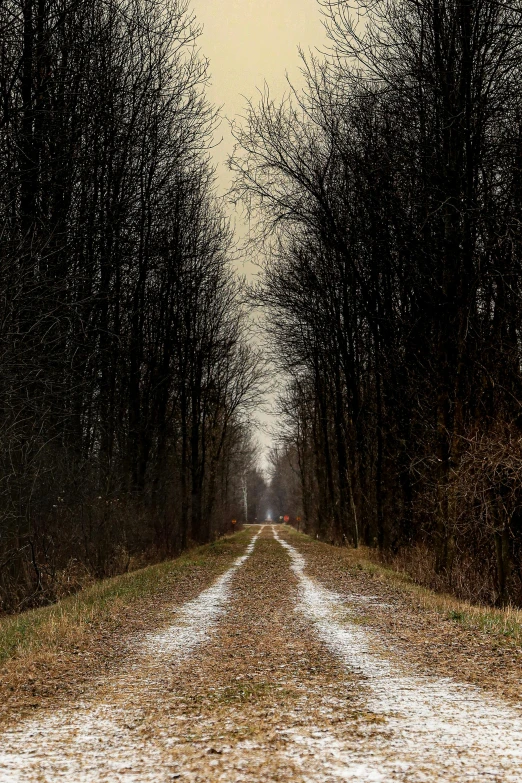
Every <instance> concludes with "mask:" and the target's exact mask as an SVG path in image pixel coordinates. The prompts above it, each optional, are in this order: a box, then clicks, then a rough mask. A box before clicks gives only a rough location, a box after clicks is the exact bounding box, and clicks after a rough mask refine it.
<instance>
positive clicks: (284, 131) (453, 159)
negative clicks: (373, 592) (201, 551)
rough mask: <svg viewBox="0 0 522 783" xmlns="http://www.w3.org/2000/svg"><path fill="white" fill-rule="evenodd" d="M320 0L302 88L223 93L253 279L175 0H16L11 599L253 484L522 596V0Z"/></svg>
mask: <svg viewBox="0 0 522 783" xmlns="http://www.w3.org/2000/svg"><path fill="white" fill-rule="evenodd" d="M321 9H322V13H323V15H324V20H325V24H326V25H327V29H328V47H327V49H326V50H325V51H323V52H319V51H317V52H315V53H303V58H302V65H303V70H304V76H305V86H304V88H299V89H298V88H295V89H292V87H291V85H290V86H289V94H288V96H287V98H285V99H284V100H283V101H282V102H275V101H273V100H272V98H271V95H270V92H269V91H268V89H267V91H266V92H265V93H264V94H263V95H262V96H261V99H260V101H259V102H258V103H252V104H250V105H249V107H248V111H247V116H246V117H245V118H244V119H243V120H240V121H238V122H237V123H236V124H235V136H236V140H237V147H236V151H235V153H234V155H233V156H232V158H231V161H230V166H231V169H232V171H233V172H234V176H235V184H234V187H233V191H232V193H231V200H232V201H233V202H237V203H242V204H243V205H246V208H247V210H248V211H249V213H250V217H251V218H252V225H253V226H254V227H255V228H256V230H257V234H256V237H255V238H254V240H257V241H258V243H260V244H261V245H262V247H263V253H264V257H265V259H266V263H265V266H264V271H263V274H262V276H261V278H260V281H259V283H258V284H256V286H254V288H253V289H252V290H250V291H247V290H246V289H245V287H244V286H242V284H241V283H240V281H239V279H238V277H237V275H236V274H235V273H234V271H233V268H232V266H231V259H232V257H233V256H234V253H235V250H234V241H235V240H234V236H233V232H232V229H231V227H230V224H229V221H228V219H227V217H226V213H225V210H224V208H223V204H222V203H221V202H220V201H219V199H217V197H216V195H215V174H214V170H213V167H212V163H211V146H212V143H213V130H214V128H215V125H216V122H217V121H218V120H217V115H216V111H215V109H214V108H213V107H212V106H211V105H210V103H209V102H208V100H207V98H206V85H207V82H208V76H209V72H208V64H207V62H206V61H205V59H204V57H203V56H202V55H201V53H200V51H199V43H198V38H199V34H200V30H199V28H198V25H197V23H196V20H195V18H194V17H193V15H192V11H191V8H190V6H189V3H188V0H147V2H146V3H145V2H142V0H0V47H1V48H0V184H1V186H0V226H1V233H0V290H1V295H0V611H4V612H5V611H20V610H21V609H24V608H28V607H31V606H35V605H39V604H42V603H47V602H49V601H52V600H55V599H56V598H58V597H60V596H63V595H65V594H67V593H68V592H71V591H73V590H75V589H76V588H77V587H79V586H81V585H82V584H84V583H85V581H86V580H87V581H88V580H90V579H93V578H100V577H104V576H109V575H113V574H116V573H120V572H122V571H125V570H126V569H129V568H131V567H134V566H136V565H139V564H140V563H142V562H147V561H149V560H154V559H155V560H158V559H161V558H163V557H166V556H169V555H172V554H175V553H178V552H179V551H181V550H182V549H184V548H186V547H187V545H188V544H189V543H190V542H197V543H205V542H207V541H211V540H212V539H213V538H215V537H216V536H217V535H218V534H220V533H222V532H224V531H225V530H227V529H229V526H230V521H231V519H232V518H233V517H237V518H238V519H243V518H246V519H247V520H248V521H253V520H254V518H255V517H256V516H257V517H258V518H259V519H260V520H261V519H262V518H264V515H265V514H266V513H267V511H268V508H267V505H268V504H270V505H271V506H272V513H273V514H274V516H277V515H278V514H279V513H281V514H283V513H285V514H286V513H287V514H289V515H290V516H291V517H292V518H293V520H294V521H295V520H296V518H297V517H299V518H302V528H304V529H305V530H306V531H307V532H309V533H311V534H313V535H314V536H317V537H318V538H320V539H323V540H326V541H330V542H334V543H338V544H343V545H351V546H358V545H360V544H364V545H366V546H368V547H372V548H374V549H375V551H376V552H377V553H378V556H379V557H380V558H381V559H383V560H385V561H387V562H391V563H393V564H394V565H396V566H398V567H400V568H404V569H406V570H407V571H409V573H411V574H412V575H413V576H414V578H416V579H418V580H419V581H421V582H423V583H425V584H429V585H431V586H434V587H437V588H439V589H444V590H450V591H453V592H454V593H456V594H457V595H459V596H460V597H464V598H468V599H471V600H473V601H478V602H484V603H495V604H497V605H499V606H504V605H507V604H511V603H515V604H518V605H520V604H522V408H521V403H522V372H521V370H522V308H521V303H522V269H521V260H522V17H521V13H520V6H519V4H518V3H514V4H509V3H504V2H501V1H500V0H372V2H366V0H363V1H362V2H360V3H358V4H357V8H355V6H353V7H352V5H351V4H350V3H349V2H348V1H347V0H322V3H321ZM256 252H258V250H256ZM253 305H255V306H257V307H261V308H263V309H264V310H265V312H266V314H267V324H268V326H267V330H268V344H269V346H270V349H269V353H270V357H269V358H270V359H271V362H272V366H273V367H274V368H275V372H276V375H277V385H278V388H279V393H280V400H279V405H280V432H279V439H280V442H279V445H278V449H277V450H275V451H274V452H273V454H272V468H273V471H272V472H273V477H272V484H271V487H270V488H269V490H267V487H266V485H265V483H264V479H263V476H262V475H261V473H260V471H259V469H258V466H257V465H256V456H255V454H256V450H255V444H254V436H253V429H252V424H251V422H252V414H253V411H255V410H256V408H257V407H258V405H259V401H260V398H261V396H262V394H263V384H264V382H265V377H266V364H265V362H264V357H263V358H262V357H261V355H260V351H259V350H258V349H257V348H256V347H255V346H256V344H257V343H256V342H255V341H252V340H251V339H250V337H249V329H250V327H249V308H250V307H251V306H253Z"/></svg>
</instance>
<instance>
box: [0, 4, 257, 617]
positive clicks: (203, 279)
mask: <svg viewBox="0 0 522 783" xmlns="http://www.w3.org/2000/svg"><path fill="white" fill-rule="evenodd" d="M199 32H200V31H199V29H198V26H197V24H196V22H195V19H194V17H193V15H192V13H191V11H190V8H189V6H188V4H187V2H186V0H147V2H142V1H141V0H3V2H2V3H1V4H0V291H1V294H0V611H1V610H19V609H22V608H25V607H28V606H32V605H35V604H38V603H42V602H44V601H48V600H52V599H53V598H55V597H57V596H59V595H61V594H63V593H64V592H67V591H69V590H71V589H74V587H75V586H76V585H77V584H80V583H81V582H82V579H84V578H85V576H86V575H87V576H89V577H101V576H106V575H110V574H113V573H116V572H117V571H121V570H124V569H125V568H128V567H129V566H132V564H133V563H137V562H139V558H140V557H160V556H163V555H165V554H172V553H175V552H177V551H179V550H180V549H182V548H184V547H185V546H187V544H188V542H189V541H196V542H206V541H209V540H210V539H211V538H212V537H213V536H214V535H215V534H216V533H217V532H220V531H221V530H223V529H225V526H226V525H227V524H229V521H230V520H229V513H230V509H231V508H232V507H233V506H234V503H236V505H237V503H238V502H239V500H240V494H241V487H240V485H239V480H238V476H239V475H240V474H241V471H242V469H243V464H244V463H245V460H246V461H247V462H248V460H249V459H251V452H252V444H251V433H250V430H249V426H248V422H247V417H246V415H245V414H246V413H247V412H248V411H250V410H251V408H252V407H253V406H254V405H255V403H256V399H257V395H258V393H259V388H260V386H259V381H260V375H261V365H260V362H259V357H258V356H257V355H256V354H255V353H254V352H252V350H250V349H249V348H248V345H247V340H246V329H245V308H244V304H243V301H242V294H241V291H240V288H239V285H238V282H237V280H236V278H235V277H234V275H233V272H232V270H231V267H230V258H231V253H232V236H231V231H230V228H229V226H228V223H227V221H226V220H225V217H224V215H223V211H222V208H221V206H220V204H219V203H218V201H217V199H216V197H215V195H214V175H213V170H212V167H211V165H210V162H209V149H210V145H211V143H212V131H213V128H214V126H215V122H216V115H215V111H214V110H213V108H212V107H211V106H210V105H209V104H208V102H207V99H206V97H205V85H206V81H207V78H208V77H207V63H206V61H205V60H204V59H203V58H202V57H201V55H200V54H199V51H198V44H197V39H198V36H199Z"/></svg>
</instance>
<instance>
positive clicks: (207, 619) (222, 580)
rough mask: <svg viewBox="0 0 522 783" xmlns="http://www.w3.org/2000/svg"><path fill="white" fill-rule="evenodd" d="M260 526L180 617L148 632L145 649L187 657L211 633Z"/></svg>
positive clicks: (254, 541) (158, 653)
mask: <svg viewBox="0 0 522 783" xmlns="http://www.w3.org/2000/svg"><path fill="white" fill-rule="evenodd" d="M262 529H263V528H261V529H260V530H259V532H258V533H256V535H255V536H254V537H253V539H252V540H251V541H250V543H249V545H248V547H247V548H246V550H245V554H244V555H242V556H241V557H238V558H237V560H235V562H234V564H233V565H232V566H231V567H230V568H229V569H228V571H226V572H225V573H224V574H223V576H220V577H219V579H217V580H216V581H215V582H214V584H213V585H212V586H211V587H209V588H208V589H207V590H204V591H203V592H202V593H200V594H199V595H198V597H197V598H194V599H193V600H192V601H188V602H187V603H186V604H184V606H183V607H182V608H181V610H180V611H179V613H178V620H177V622H176V623H174V624H173V625H171V626H170V627H169V628H167V630H165V631H160V632H159V633H151V634H147V636H146V637H145V639H144V643H143V648H144V651H145V652H149V653H152V654H154V655H170V654H174V655H175V656H176V657H177V658H181V657H185V656H186V655H188V653H190V651H191V650H193V649H194V647H195V646H196V645H198V644H201V643H202V642H203V641H204V640H205V639H206V638H207V636H208V632H209V629H210V628H211V627H212V626H213V625H215V623H216V621H217V620H218V619H219V617H220V616H221V615H222V614H223V612H224V611H225V609H226V603H227V599H228V594H229V591H228V588H229V585H230V582H231V580H232V577H233V576H234V574H235V572H236V571H237V570H238V569H239V568H241V566H242V565H243V563H244V562H245V560H248V558H249V557H250V555H251V554H252V552H253V551H254V547H255V545H256V541H257V539H258V538H259V535H260V534H261V530H262ZM136 666H139V664H136Z"/></svg>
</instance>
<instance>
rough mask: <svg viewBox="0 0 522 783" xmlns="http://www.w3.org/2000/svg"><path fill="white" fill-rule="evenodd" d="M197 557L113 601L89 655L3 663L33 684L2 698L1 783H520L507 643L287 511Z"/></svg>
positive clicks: (513, 657)
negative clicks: (286, 520) (113, 621)
mask: <svg viewBox="0 0 522 783" xmlns="http://www.w3.org/2000/svg"><path fill="white" fill-rule="evenodd" d="M227 547H228V549H227ZM210 559H211V555H205V553H203V554H202V555H201V558H200V561H197V562H196V561H194V562H195V563H196V564H195V565H190V564H189V565H187V569H186V572H185V571H184V572H183V573H182V574H181V575H178V576H177V577H176V579H173V581H172V585H173V587H172V590H171V591H170V594H169V595H170V598H169V595H168V594H167V593H169V591H167V593H166V592H165V590H163V592H161V593H159V592H157V593H154V591H153V594H152V597H151V596H149V597H148V598H139V599H136V600H135V601H134V602H133V603H132V605H129V606H127V605H123V604H122V607H121V611H122V613H123V614H122V616H124V617H125V618H126V620H125V624H124V628H123V629H122V628H121V627H120V628H118V629H117V630H114V629H109V630H107V629H106V630H105V632H104V633H105V636H104V635H103V634H102V633H101V632H98V631H97V632H96V633H98V636H97V637H96V640H97V641H96V643H94V642H93V643H92V645H93V646H92V649H91V652H92V655H91V656H90V657H89V656H88V655H87V653H85V655H83V658H82V656H76V657H77V658H78V659H79V660H78V661H76V660H75V659H74V656H69V658H68V657H67V655H66V653H65V652H64V651H63V650H61V651H57V650H53V651H50V652H49V653H48V654H47V656H46V655H45V654H44V653H43V652H42V651H41V650H40V652H38V653H34V654H33V653H31V655H29V654H27V656H26V657H25V658H24V656H23V655H20V656H18V658H16V657H15V658H13V660H12V661H10V662H8V664H6V669H5V671H6V672H7V674H8V675H9V676H10V677H12V676H13V677H14V673H15V672H16V670H17V667H21V666H25V667H26V669H27V668H29V669H30V671H31V672H32V674H31V678H30V679H31V683H32V684H31V688H30V693H28V695H27V698H25V699H24V698H19V699H18V701H16V699H15V698H14V697H11V703H10V706H9V705H8V708H6V709H5V710H4V713H3V719H2V724H1V736H0V782H1V783H17V782H18V781H20V782H21V781H48V782H49V783H50V782H51V781H60V780H67V781H76V782H77V783H84V782H85V783H87V782H89V783H90V782H91V781H92V782H93V783H94V782H95V781H96V783H98V782H101V781H122V783H123V782H125V783H131V781H132V782H135V783H138V781H140V782H141V781H158V782H161V783H163V781H172V780H178V779H179V780H187V781H230V782H233V781H260V782H261V781H303V782H304V781H307V782H308V781H317V782H318V783H319V782H323V781H324V783H326V782H327V781H360V783H371V782H373V781H383V783H384V782H385V781H405V782H406V781H407V782H408V783H409V782H410V781H411V783H421V781H422V782H423V783H424V782H426V781H448V782H449V783H452V782H453V781H462V782H464V781H466V782H467V781H498V783H500V782H501V781H502V783H504V782H505V783H509V782H511V781H513V782H515V781H518V782H519V783H520V781H522V709H521V708H520V707H519V704H520V695H521V694H520V690H519V689H520V685H519V680H520V661H519V658H518V648H519V645H518V643H517V644H516V643H515V642H512V641H510V640H509V639H508V638H507V637H504V641H502V642H501V639H500V636H501V634H500V633H499V634H498V636H497V635H495V631H494V629H493V630H492V627H488V628H487V629H486V627H485V625H484V623H482V625H481V621H480V617H479V616H478V615H477V616H476V617H475V618H474V619H473V617H470V619H469V622H467V623H463V622H459V621H457V620H456V619H451V618H450V619H449V614H448V608H447V607H446V608H444V607H443V606H442V604H440V602H439V603H437V601H438V599H437V598H430V596H428V595H421V593H420V592H419V591H418V590H415V589H414V587H412V586H411V585H409V584H406V583H403V582H401V581H400V580H399V579H393V578H392V577H390V576H388V575H387V574H386V573H385V572H384V571H382V573H381V572H379V570H378V569H374V570H372V569H367V568H364V567H360V564H358V563H357V562H356V561H355V560H354V555H353V554H351V553H350V552H349V551H348V550H340V549H334V548H332V547H329V546H327V545H325V544H320V543H318V542H315V541H313V540H311V539H309V538H307V537H306V536H303V535H300V534H298V533H296V532H295V531H294V530H292V529H291V528H289V527H286V526H279V525H268V524H267V525H264V526H258V527H251V528H250V529H249V530H247V531H243V532H241V533H239V534H236V535H235V536H233V537H231V538H230V539H228V543H227V544H224V545H223V547H222V551H221V555H220V559H219V562H218V565H216V564H215V563H214V565H213V566H212V568H210V566H208V562H207V561H209V562H210ZM216 562H217V561H216ZM191 569H192V570H191ZM189 572H190V574H191V576H190V579H189V578H188V577H186V578H185V576H183V574H185V573H186V574H188V573H189ZM180 573H181V572H180ZM184 579H185V582H183V580H184ZM182 582H183V584H184V585H185V586H184V588H183V590H181V589H178V588H179V585H180V584H181V583H182ZM176 585H178V587H176ZM176 590H177V592H176ZM169 601H170V602H169ZM453 614H454V616H455V617H457V613H456V612H454V613H453ZM473 623H475V625H473ZM100 634H101V635H100ZM116 634H117V635H118V637H119V640H120V641H119V642H118V644H119V645H120V646H119V647H117V649H118V653H117V654H115V653H114V649H115V647H114V644H115V642H114V640H113V639H112V635H116ZM93 638H94V637H93ZM122 638H123V642H122V641H121V639H122ZM100 639H101V640H102V641H101V642H100ZM78 648H79V649H81V650H88V643H87V642H86V646H83V647H82V644H81V643H79V644H78ZM108 650H112V653H111V654H109V653H108V652H107V651H108ZM31 656H32V657H31ZM53 656H54V657H53ZM64 658H65V659H66V665H67V667H68V669H67V670H63V669H62V670H60V671H61V672H62V673H61V674H60V679H63V677H64V673H63V672H64V671H66V677H67V678H69V680H70V686H69V687H68V689H65V690H63V689H61V688H60V687H58V685H57V686H56V687H55V688H54V689H49V688H48V690H47V691H46V690H45V687H44V686H45V682H46V681H47V685H48V684H49V682H52V677H53V666H54V665H55V666H59V665H62V667H63V665H64V664H63V660H64ZM55 659H56V660H55ZM80 659H81V660H80ZM91 659H95V660H91ZM60 662H61V663H60ZM45 673H47V674H45ZM77 682H81V687H79V686H78V687H76V685H75V683H77ZM1 687H2V688H4V689H5V687H6V686H5V682H4V684H3V685H2V686H1ZM3 692H4V691H2V693H3ZM6 692H7V691H6ZM21 692H23V693H27V689H26V690H25V691H24V690H23V687H22V689H21ZM31 700H32V701H31Z"/></svg>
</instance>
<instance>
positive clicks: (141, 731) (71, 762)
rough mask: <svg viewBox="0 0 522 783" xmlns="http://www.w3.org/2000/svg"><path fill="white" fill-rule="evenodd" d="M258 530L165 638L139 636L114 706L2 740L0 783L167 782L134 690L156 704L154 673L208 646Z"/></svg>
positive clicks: (56, 717) (85, 708)
mask: <svg viewBox="0 0 522 783" xmlns="http://www.w3.org/2000/svg"><path fill="white" fill-rule="evenodd" d="M261 530H262V528H261V529H260V530H259V532H258V533H257V534H256V535H255V536H254V537H253V538H252V540H251V542H250V543H249V545H248V547H247V549H246V550H245V554H244V555H242V556H241V557H239V558H237V559H236V560H235V561H234V563H233V565H232V566H231V567H230V568H229V569H228V571H226V572H225V573H224V574H223V575H222V576H221V577H219V578H218V579H217V580H216V581H215V582H214V584H213V585H212V586H211V587H209V588H208V589H207V590H204V591H203V592H202V593H200V595H199V596H198V597H197V598H195V599H194V600H192V601H188V602H187V603H186V604H185V605H184V606H183V607H182V609H181V611H180V613H179V620H178V622H176V623H174V624H173V625H171V626H170V627H169V628H168V629H167V630H166V631H162V632H160V633H155V634H147V636H146V637H145V640H144V642H143V644H142V645H141V647H140V649H139V650H138V654H140V653H141V659H140V658H138V659H137V660H136V661H135V662H134V664H133V665H132V666H128V667H127V669H126V671H125V673H124V674H123V675H122V676H121V677H119V678H118V679H117V680H116V681H115V682H114V684H113V691H114V694H115V701H117V704H111V703H102V704H99V705H80V706H79V707H78V708H77V709H73V708H71V709H62V710H59V711H58V712H56V713H49V714H48V715H46V716H44V717H39V718H35V719H33V720H26V721H23V722H22V723H21V724H20V725H19V726H17V727H16V728H14V729H11V730H9V731H6V732H4V733H2V734H1V735H0V783H21V782H22V781H46V783H54V781H59V780H67V781H74V783H101V782H102V781H110V782H111V783H112V781H118V783H149V781H150V782H152V781H154V783H163V781H170V780H172V779H173V774H174V771H175V770H174V768H173V767H172V766H171V765H169V764H168V763H167V764H166V763H165V760H164V749H165V747H166V744H168V743H166V742H165V741H163V742H158V741H155V740H154V739H153V738H152V734H153V732H152V731H148V730H147V725H146V723H143V724H142V723H141V720H140V713H141V712H142V710H141V705H142V704H143V701H141V704H140V689H144V688H145V689H146V690H147V694H148V699H149V703H150V702H152V701H155V700H160V699H161V694H162V688H163V687H164V686H163V682H162V678H161V670H164V669H165V666H166V665H168V664H169V663H172V662H176V661H179V660H181V659H183V658H185V657H186V656H187V655H189V654H190V652H191V651H192V650H194V649H195V647H197V646H198V645H199V644H201V643H202V642H204V641H205V640H206V639H207V638H208V636H209V632H210V631H211V629H212V627H213V626H214V625H215V624H216V622H217V620H218V619H219V618H220V617H221V616H222V615H223V614H224V613H225V611H226V604H227V599H228V597H229V586H230V582H231V580H232V577H233V576H234V574H235V572H236V571H237V570H238V569H239V568H240V567H241V566H242V565H243V563H244V562H245V561H246V560H247V559H248V558H249V557H250V555H251V554H252V552H253V550H254V546H255V544H256V541H257V539H258V537H259V535H260V533H261ZM144 657H145V660H144ZM151 658H153V660H152V661H151V660H150V659H151ZM151 663H152V667H153V669H152V675H151ZM158 669H159V670H160V674H159V676H158V675H156V676H154V670H158ZM122 696H123V702H122V701H121V697H122ZM141 698H143V696H141ZM145 701H146V700H145Z"/></svg>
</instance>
